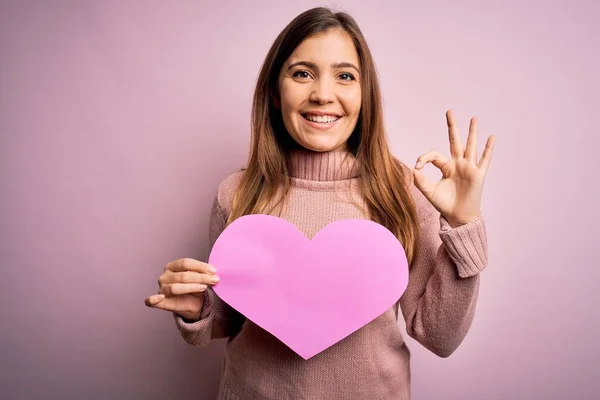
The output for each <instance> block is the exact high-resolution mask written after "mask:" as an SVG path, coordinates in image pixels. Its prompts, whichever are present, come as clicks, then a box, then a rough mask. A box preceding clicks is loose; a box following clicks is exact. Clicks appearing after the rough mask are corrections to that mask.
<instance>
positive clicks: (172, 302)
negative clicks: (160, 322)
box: [146, 294, 179, 312]
mask: <svg viewBox="0 0 600 400" xmlns="http://www.w3.org/2000/svg"><path fill="white" fill-rule="evenodd" d="M158 296H162V298H161V300H159V297H158ZM149 299H150V300H149ZM178 302H179V299H178V298H177V297H175V298H171V299H170V298H168V297H164V296H163V295H162V294H161V295H154V296H150V297H148V299H146V305H147V306H148V307H152V308H158V309H159V310H166V311H172V312H175V311H178Z"/></svg>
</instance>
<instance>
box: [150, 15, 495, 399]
mask: <svg viewBox="0 0 600 400" xmlns="http://www.w3.org/2000/svg"><path fill="white" fill-rule="evenodd" d="M446 117H447V123H448V130H449V138H450V149H451V155H452V156H451V158H450V159H447V158H445V157H444V156H443V155H441V154H440V153H438V152H430V153H427V154H424V155H422V156H421V157H419V159H418V160H417V164H416V166H415V169H414V170H411V169H410V168H408V167H406V166H405V165H403V164H402V163H400V162H399V161H397V160H396V159H395V158H394V157H393V156H392V155H391V154H390V150H389V147H388V143H387V140H386V136H385V133H384V126H383V122H382V102H381V95H380V90H379V84H378V79H377V75H376V71H375V67H374V63H373V60H372V57H371V53H370V51H369V48H368V46H367V43H366V42H365V39H364V37H363V35H362V33H361V31H360V29H359V28H358V26H357V24H356V22H355V21H354V20H353V19H352V18H351V17H350V16H349V15H347V14H345V13H333V12H331V11H330V10H328V9H325V8H315V9H312V10H309V11H306V12H304V13H303V14H301V15H299V16H298V17H296V18H295V19H294V20H293V21H292V22H291V23H290V24H289V25H288V26H287V27H286V28H285V29H284V30H283V32H281V34H280V35H279V36H278V37H277V39H276V40H275V42H274V44H273V46H272V47H271V49H270V51H269V53H268V54H267V57H266V60H265V62H264V64H263V66H262V69H261V72H260V76H259V79H258V82H257V86H256V91H255V95H254V101H253V108H252V143H251V154H250V157H249V162H248V165H247V168H246V169H245V170H242V171H239V172H237V173H234V174H233V175H230V176H229V177H227V178H226V179H225V180H224V181H223V182H222V183H221V184H220V186H219V189H218V194H217V197H216V199H215V202H214V204H213V208H212V213H211V218H210V246H211V247H212V244H213V243H214V242H215V240H216V238H217V237H218V236H219V234H220V233H221V232H222V231H223V230H224V229H225V227H226V226H227V225H228V224H229V223H231V222H232V221H234V220H235V219H237V218H239V217H241V216H243V215H246V214H256V213H262V214H274V215H277V216H279V217H281V218H284V219H286V220H288V221H290V222H292V223H293V224H295V225H296V226H297V227H298V229H300V230H301V231H303V232H304V233H305V234H306V235H307V237H309V238H312V237H313V236H314V235H315V234H316V233H317V232H318V231H319V230H320V229H321V228H323V227H324V226H326V225H327V224H328V223H330V222H332V221H335V220H339V219H352V218H363V219H365V218H368V219H371V220H373V221H376V222H378V223H380V224H381V225H383V226H385V227H387V228H388V229H389V230H390V231H391V232H393V233H394V234H395V235H396V236H397V237H398V239H399V240H400V242H401V243H402V244H403V247H404V249H405V250H406V254H407V258H408V261H409V265H410V275H409V284H408V287H407V289H406V291H405V292H404V294H403V295H402V297H401V298H400V299H399V301H398V302H397V303H396V304H395V305H394V306H393V307H392V308H390V309H389V310H388V311H387V312H386V313H384V314H383V315H381V316H380V317H378V318H376V319H375V320H373V321H372V322H370V323H369V324H367V325H366V326H364V327H363V328H361V329H359V330H358V331H356V332H355V333H353V334H351V335H349V336H348V337H346V338H345V339H343V340H341V341H340V342H338V343H336V344H335V345H333V346H332V347H330V348H328V349H326V350H325V351H323V352H321V353H319V354H317V355H315V356H314V357H312V358H310V359H308V360H304V359H303V358H301V357H300V356H298V355H297V354H296V353H294V352H293V351H292V350H290V349H289V348H288V347H287V346H286V345H284V344H283V343H282V342H280V341H279V340H277V339H276V338H275V337H274V336H272V335H270V334H269V333H267V332H266V331H264V330H263V329H261V328H260V327H258V326H257V325H255V324H254V323H252V322H251V321H249V320H246V319H245V318H244V317H243V316H242V315H240V314H239V313H237V312H236V311H235V310H233V309H231V308H230V307H229V306H228V305H227V304H225V303H224V302H223V301H222V300H220V299H219V298H218V297H217V296H216V295H215V293H214V292H213V291H212V290H211V289H210V286H211V285H214V284H216V283H217V282H218V275H217V273H216V271H215V270H214V268H213V267H212V266H210V265H208V264H206V263H203V262H200V261H197V260H192V259H180V260H176V261H173V262H171V263H169V264H168V265H167V267H166V269H165V272H164V273H163V274H162V275H161V277H160V278H159V286H160V290H159V294H158V295H154V296H150V297H149V298H147V299H146V304H147V305H148V306H150V307H155V308H159V309H163V310H168V311H172V312H173V313H174V316H175V321H176V325H177V327H178V329H179V330H180V331H181V334H182V336H183V337H184V338H185V340H186V341H187V342H189V343H191V344H193V345H197V346H204V345H206V344H207V343H208V342H209V341H210V339H214V338H225V337H227V338H229V339H228V341H227V347H226V357H225V364H224V370H223V377H222V382H221V389H220V395H219V398H220V399H261V400H262V399H272V400H281V399H301V398H302V399H319V400H322V399H328V400H331V399H373V400H374V399H409V398H410V369H409V359H410V352H409V350H408V348H407V347H406V344H405V342H404V340H403V338H402V335H401V332H400V329H399V328H398V325H397V321H398V318H399V311H401V313H402V315H403V316H404V320H405V321H406V330H407V332H408V334H409V335H410V336H412V337H413V338H415V339H416V340H417V341H418V342H420V343H421V344H422V345H423V346H425V347H426V348H428V349H429V350H431V351H432V352H434V353H435V354H437V355H439V356H440V357H448V356H449V355H450V354H452V352H453V351H454V350H455V349H456V348H457V347H458V346H459V345H460V343H461V342H462V340H463V339H464V337H465V335H466V333H467V330H468V329H469V327H470V325H471V321H472V319H473V314H474V311H475V304H476V300H477V293H478V288H479V273H480V272H481V271H482V270H483V269H484V267H485V265H486V263H487V260H486V256H487V254H486V234H485V226H484V222H483V219H482V218H481V214H480V200H481V194H482V189H483V182H484V179H485V175H486V173H487V169H488V167H489V163H490V160H491V155H492V147H493V137H490V139H488V142H487V146H486V149H485V151H484V153H483V155H482V158H481V160H480V161H479V163H478V164H477V163H476V157H477V155H476V135H477V126H476V120H475V119H472V120H471V125H470V132H469V136H468V140H467V144H466V149H464V150H463V148H462V145H461V142H460V138H459V134H458V130H457V128H456V126H455V124H454V119H453V116H452V113H451V112H450V111H449V112H448V113H447V114H446ZM429 162H431V163H432V164H433V165H435V166H436V167H438V168H440V169H441V171H442V173H443V178H442V180H441V181H440V182H437V183H433V182H428V181H427V180H426V179H425V178H424V176H423V174H422V172H421V171H420V170H421V169H422V168H423V166H424V165H425V164H427V163H429ZM365 273H368V269H366V271H365ZM315 279H318V277H315ZM368 295H369V293H368V291H367V290H365V292H362V293H356V296H368ZM290 318H293V316H290Z"/></svg>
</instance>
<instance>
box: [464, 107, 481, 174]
mask: <svg viewBox="0 0 600 400" xmlns="http://www.w3.org/2000/svg"><path fill="white" fill-rule="evenodd" d="M477 123H478V120H477V117H473V118H471V123H470V124H469V136H468V137H467V148H466V151H465V158H466V159H467V160H468V161H470V162H472V163H473V164H475V163H477Z"/></svg>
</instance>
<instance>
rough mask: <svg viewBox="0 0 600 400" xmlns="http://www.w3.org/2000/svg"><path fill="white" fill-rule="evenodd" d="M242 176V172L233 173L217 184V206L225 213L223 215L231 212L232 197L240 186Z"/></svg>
mask: <svg viewBox="0 0 600 400" xmlns="http://www.w3.org/2000/svg"><path fill="white" fill-rule="evenodd" d="M243 175H244V170H238V171H235V172H233V173H231V174H229V175H227V176H226V177H225V179H223V180H222V181H221V183H219V186H218V188H217V199H216V200H217V204H218V205H219V207H220V208H221V209H222V210H223V211H224V212H225V214H229V212H230V211H231V205H232V203H233V196H234V195H235V192H236V191H237V188H238V186H239V184H240V181H241V179H242V176H243Z"/></svg>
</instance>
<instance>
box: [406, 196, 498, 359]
mask: <svg viewBox="0 0 600 400" xmlns="http://www.w3.org/2000/svg"><path fill="white" fill-rule="evenodd" d="M419 194H420V195H421V196H422V194H421V193H420V192H419V193H418V194H417V195H419ZM418 200H420V201H418V202H417V203H421V204H422V206H421V207H420V209H419V211H418V214H419V227H420V240H419V248H418V251H417V253H418V254H417V256H416V257H415V259H414V260H413V263H412V265H411V271H410V273H409V283H408V286H407V288H406V291H405V292H404V294H403V295H402V297H401V298H400V306H401V309H402V314H403V315H404V319H405V321H406V332H407V333H408V335H410V336H411V337H412V338H414V339H415V340H417V341H418V342H419V343H421V344H422V345H423V346H425V347H426V348H427V349H429V350H430V351H432V352H433V353H435V354H436V355H438V356H440V357H448V356H450V355H451V354H452V353H453V352H454V351H455V350H456V349H457V348H458V347H459V346H460V344H461V343H462V341H463V339H464V338H465V336H466V334H467V332H468V330H469V328H470V326H471V323H472V321H473V317H474V314H475V306H476V303H477V296H478V292H479V280H480V276H479V272H481V271H482V270H483V269H484V268H485V266H486V265H487V237H486V231H485V224H484V221H483V218H482V216H481V215H480V216H479V217H478V219H476V220H475V221H472V222H470V223H468V224H465V225H462V226H459V227H456V228H452V227H451V226H450V225H449V224H448V221H447V220H446V219H445V218H444V217H443V216H441V215H440V214H439V212H438V211H437V210H436V209H435V208H434V207H433V206H432V205H431V204H430V203H429V202H428V201H427V200H426V199H425V198H424V196H423V197H422V198H420V199H418Z"/></svg>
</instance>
